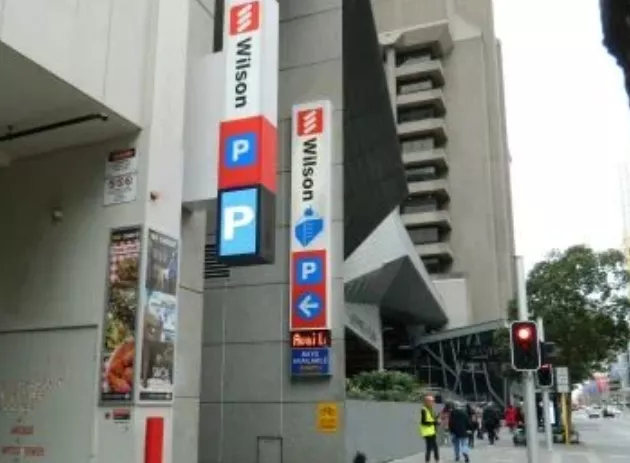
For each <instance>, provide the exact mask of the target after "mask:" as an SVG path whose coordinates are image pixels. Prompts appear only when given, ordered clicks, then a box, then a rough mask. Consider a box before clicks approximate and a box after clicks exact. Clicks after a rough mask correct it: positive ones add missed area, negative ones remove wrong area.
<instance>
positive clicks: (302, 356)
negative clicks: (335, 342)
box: [291, 348, 332, 376]
mask: <svg viewBox="0 0 630 463" xmlns="http://www.w3.org/2000/svg"><path fill="white" fill-rule="evenodd" d="M331 375H332V368H331V355H330V349H328V348H320V349H291V376H331Z"/></svg>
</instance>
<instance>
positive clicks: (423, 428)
mask: <svg viewBox="0 0 630 463" xmlns="http://www.w3.org/2000/svg"><path fill="white" fill-rule="evenodd" d="M433 405H434V400H433V396H430V395H428V396H426V397H425V398H424V404H423V405H422V410H421V411H420V426H419V428H418V430H419V432H420V435H421V436H422V438H423V439H424V443H425V444H426V453H425V456H424V461H425V462H427V463H428V462H429V461H431V454H433V461H435V462H439V461H440V450H439V448H438V442H437V425H438V424H439V423H438V418H437V416H436V414H435V411H434V410H433Z"/></svg>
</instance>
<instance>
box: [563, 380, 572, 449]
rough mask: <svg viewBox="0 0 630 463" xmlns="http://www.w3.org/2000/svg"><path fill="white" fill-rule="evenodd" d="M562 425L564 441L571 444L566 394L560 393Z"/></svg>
mask: <svg viewBox="0 0 630 463" xmlns="http://www.w3.org/2000/svg"><path fill="white" fill-rule="evenodd" d="M562 426H563V427H564V443H565V444H566V445H571V433H570V432H569V410H568V409H567V395H566V394H565V393H564V392H563V393H562Z"/></svg>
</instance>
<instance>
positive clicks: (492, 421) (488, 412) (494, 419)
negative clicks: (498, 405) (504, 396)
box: [481, 403, 501, 445]
mask: <svg viewBox="0 0 630 463" xmlns="http://www.w3.org/2000/svg"><path fill="white" fill-rule="evenodd" d="M481 419H482V421H483V428H484V430H485V431H486V433H487V434H488V442H489V443H490V445H494V441H495V440H497V429H498V427H499V425H500V424H501V419H500V418H499V415H498V413H497V410H496V409H495V407H494V406H493V404H492V403H490V404H488V405H487V406H486V407H485V408H484V409H483V415H482V418H481Z"/></svg>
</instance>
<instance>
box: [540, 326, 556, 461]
mask: <svg viewBox="0 0 630 463" xmlns="http://www.w3.org/2000/svg"><path fill="white" fill-rule="evenodd" d="M536 323H537V324H538V335H539V336H540V340H541V341H543V342H544V341H545V327H544V322H543V319H542V317H538V319H537V320H536ZM541 389H542V399H543V423H544V424H545V438H546V440H547V450H548V451H550V452H551V451H553V436H552V433H551V412H550V410H549V409H550V408H551V407H550V402H549V388H547V387H543V388H541Z"/></svg>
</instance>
